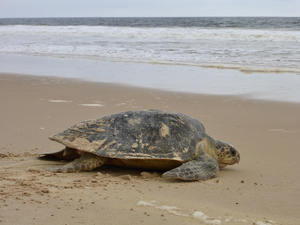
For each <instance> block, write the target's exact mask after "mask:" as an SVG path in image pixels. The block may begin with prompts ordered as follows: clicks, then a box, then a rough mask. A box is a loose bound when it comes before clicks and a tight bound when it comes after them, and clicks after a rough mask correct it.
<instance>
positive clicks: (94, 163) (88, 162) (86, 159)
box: [46, 152, 107, 173]
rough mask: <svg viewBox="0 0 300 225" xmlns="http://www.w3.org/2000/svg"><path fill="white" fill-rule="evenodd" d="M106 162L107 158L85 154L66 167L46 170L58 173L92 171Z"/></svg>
mask: <svg viewBox="0 0 300 225" xmlns="http://www.w3.org/2000/svg"><path fill="white" fill-rule="evenodd" d="M106 162H107V158H104V157H101V156H97V155H94V154H92V153H87V152H85V153H84V154H83V155H82V156H81V157H80V158H77V159H75V160H74V161H72V162H70V163H68V164H66V165H64V166H57V167H50V168H47V169H46V170H47V171H50V172H57V173H72V172H80V171H91V170H93V169H95V168H97V167H99V166H102V165H104V164H105V163H106Z"/></svg>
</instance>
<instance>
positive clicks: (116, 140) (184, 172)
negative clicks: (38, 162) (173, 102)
mask: <svg viewBox="0 0 300 225" xmlns="http://www.w3.org/2000/svg"><path fill="white" fill-rule="evenodd" d="M50 140H53V141H57V142H59V143H61V144H63V145H65V146H66V147H65V149H63V150H61V151H58V152H53V153H42V154H40V156H46V155H52V156H55V157H57V158H61V159H69V160H73V159H74V161H72V162H70V163H68V164H66V165H64V166H58V167H52V168H48V169H47V170H48V171H53V172H78V171H91V170H92V169H94V168H96V167H99V166H102V165H104V164H109V165H117V166H121V167H128V168H138V169H152V170H168V171H167V172H165V173H163V175H162V176H163V177H166V178H172V179H181V180H206V179H209V178H212V177H214V176H215V175H216V174H217V173H218V171H219V167H225V166H227V165H232V164H235V163H239V161H240V154H239V152H238V151H237V150H236V149H235V148H234V147H233V146H232V145H230V144H227V143H224V142H221V141H218V140H215V139H213V138H211V137H210V136H208V135H207V134H206V133H205V129H204V127H203V125H202V123H200V122H199V121H198V120H196V119H194V118H192V117H189V116H186V115H183V114H181V113H175V112H168V111H161V110H141V111H128V112H121V113H117V114H113V115H107V116H103V117H100V118H98V119H94V120H88V121H84V122H81V123H78V124H75V125H73V126H72V127H70V128H69V129H67V130H65V131H63V132H61V133H58V134H56V135H54V136H52V137H50Z"/></svg>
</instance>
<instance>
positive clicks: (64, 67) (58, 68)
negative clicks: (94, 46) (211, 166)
mask: <svg viewBox="0 0 300 225" xmlns="http://www.w3.org/2000/svg"><path fill="white" fill-rule="evenodd" d="M0 59H1V60H0V66H1V71H2V72H5V73H17V74H28V75H36V76H49V77H61V78H75V79H79V80H82V81H90V82H99V83H114V84H121V85H128V86H134V87H141V88H155V89H158V90H167V91H177V92H182V93H185V92H188V93H191V94H209V95H220V96H222V95H228V96H229V95H233V96H234V95H237V96H238V95H241V96H242V97H243V98H248V99H261V100H270V101H281V102H300V90H299V88H298V87H299V86H300V76H299V75H298V74H297V73H256V72H253V73H251V74H247V73H245V72H241V71H239V70H237V69H235V70H234V69H223V68H218V69H217V68H207V67H206V68H203V67H196V66H189V65H172V64H167V65H163V64H156V63H152V64H151V63H143V62H138V63H137V62H122V61H103V60H90V59H75V58H55V57H45V56H44V57H40V56H24V55H5V54H0ZM16 64H17V65H18V67H16V66H15V65H16Z"/></svg>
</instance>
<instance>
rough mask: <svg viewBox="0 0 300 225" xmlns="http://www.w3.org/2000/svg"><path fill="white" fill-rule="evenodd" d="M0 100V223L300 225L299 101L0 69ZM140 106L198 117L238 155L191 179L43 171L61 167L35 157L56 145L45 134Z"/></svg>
mask: <svg viewBox="0 0 300 225" xmlns="http://www.w3.org/2000/svg"><path fill="white" fill-rule="evenodd" d="M0 103H1V109H0V111H1V113H0V120H1V127H0V137H1V138H0V167H1V174H0V177H1V179H0V223H1V224H178V225H179V224H233V225H234V224H243V225H247V224H249V225H252V224H257V225H263V224H273V225H275V224H276V225H281V224H282V225H295V224H299V221H300V215H299V208H300V179H299V169H298V164H299V159H300V156H299V145H298V143H299V134H300V104H299V103H285V102H276V101H264V100H253V99H246V98H242V97H238V96H230V95H227V96H222V95H219V96H214V95H201V94H192V93H184V92H172V91H160V90H155V89H147V88H138V87H130V86H122V85H118V84H110V83H95V82H83V81H80V80H76V79H66V78H57V77H43V76H27V75H18V74H5V73H2V74H0ZM138 109H163V110H169V111H175V112H180V113H183V114H186V115H188V116H192V117H194V118H196V119H198V120H199V121H201V122H202V123H203V124H204V126H205V128H206V131H207V133H208V134H209V135H211V136H212V137H213V138H216V139H219V140H222V141H225V142H228V143H231V144H233V145H234V146H235V147H236V148H237V149H238V150H239V151H240V153H241V161H240V163H239V164H238V165H234V166H228V167H226V168H225V169H222V170H221V171H220V172H219V174H218V176H217V177H216V178H214V179H211V180H208V181H197V182H180V181H171V180H168V179H163V178H161V174H162V173H161V172H160V171H157V172H156V171H143V170H130V169H122V168H118V167H112V166H103V167H101V168H98V169H96V170H94V171H92V172H84V173H70V174H55V173H51V172H45V169H46V168H47V167H50V166H55V165H61V164H64V163H65V162H62V161H59V160H58V161H50V160H41V159H39V158H38V157H37V156H38V154H39V153H42V152H45V151H56V150H60V149H62V148H63V146H62V145H60V144H58V143H55V142H53V141H50V140H49V139H48V137H49V136H51V135H53V134H55V133H58V132H60V131H62V130H64V129H67V128H68V127H70V126H71V125H73V124H75V123H78V122H80V121H83V120H87V119H92V118H98V117H101V116H104V115H107V114H111V113H117V112H122V111H127V110H138ZM201 213H202V214H201Z"/></svg>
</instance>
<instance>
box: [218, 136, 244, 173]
mask: <svg viewBox="0 0 300 225" xmlns="http://www.w3.org/2000/svg"><path fill="white" fill-rule="evenodd" d="M215 155H216V158H217V161H218V163H219V167H220V168H224V167H225V166H227V165H233V164H235V163H239V161H240V153H239V152H238V151H237V150H236V149H235V147H233V146H232V145H230V144H227V143H225V142H222V141H218V140H215Z"/></svg>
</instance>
